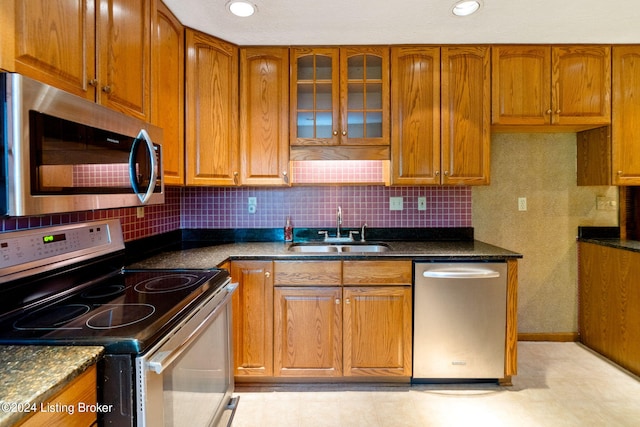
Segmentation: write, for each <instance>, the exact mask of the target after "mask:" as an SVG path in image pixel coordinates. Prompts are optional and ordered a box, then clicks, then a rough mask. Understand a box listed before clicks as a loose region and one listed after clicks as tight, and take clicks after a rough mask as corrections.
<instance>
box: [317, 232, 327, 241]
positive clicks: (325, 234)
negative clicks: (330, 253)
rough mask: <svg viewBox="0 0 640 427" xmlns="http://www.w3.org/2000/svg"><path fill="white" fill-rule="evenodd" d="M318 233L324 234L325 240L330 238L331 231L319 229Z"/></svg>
mask: <svg viewBox="0 0 640 427" xmlns="http://www.w3.org/2000/svg"><path fill="white" fill-rule="evenodd" d="M318 234H321V235H322V234H324V240H327V239H328V238H329V232H328V231H324V230H323V231H318Z"/></svg>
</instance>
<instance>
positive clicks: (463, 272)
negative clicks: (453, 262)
mask: <svg viewBox="0 0 640 427" xmlns="http://www.w3.org/2000/svg"><path fill="white" fill-rule="evenodd" d="M422 276H423V277H428V278H435V279H494V278H496V277H500V272H498V271H495V270H489V269H486V268H469V267H462V268H446V269H445V268H443V269H439V270H428V271H425V272H423V273H422Z"/></svg>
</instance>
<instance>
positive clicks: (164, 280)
mask: <svg viewBox="0 0 640 427" xmlns="http://www.w3.org/2000/svg"><path fill="white" fill-rule="evenodd" d="M199 281H201V277H200V276H198V275H196V274H188V273H179V274H164V275H162V276H156V277H151V278H149V279H146V280H142V281H141V282H139V283H138V284H137V285H136V286H135V290H136V291H137V292H141V293H149V294H161V293H165V292H174V291H179V290H181V289H186V288H190V287H191V286H194V285H195V284H197V283H198V282H199Z"/></svg>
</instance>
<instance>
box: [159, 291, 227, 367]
mask: <svg viewBox="0 0 640 427" xmlns="http://www.w3.org/2000/svg"><path fill="white" fill-rule="evenodd" d="M238 286H239V284H238V283H229V284H228V285H227V286H226V290H227V295H225V297H224V299H223V300H222V301H220V304H218V305H217V306H216V308H214V309H213V311H212V312H211V314H209V315H208V316H207V317H206V318H205V319H204V320H203V321H202V322H200V324H199V325H198V327H197V328H195V329H194V331H193V332H192V333H191V334H190V335H189V336H188V337H187V339H186V340H184V342H182V343H181V344H180V345H179V346H177V347H176V348H174V349H172V350H170V351H161V352H159V353H157V354H155V355H154V356H153V357H152V358H151V359H150V360H149V361H148V362H147V369H148V370H150V371H153V372H155V373H156V374H161V373H162V371H164V370H165V369H166V368H167V367H168V366H169V365H171V363H173V361H174V360H176V359H177V358H178V357H179V356H180V355H181V354H182V353H183V351H184V349H186V348H187V347H189V346H190V345H191V344H192V343H193V342H194V341H195V340H196V339H197V338H198V337H199V336H200V334H201V333H202V332H204V331H205V329H206V327H207V326H208V325H209V324H210V323H211V322H213V320H215V318H216V317H218V314H220V311H221V310H223V309H224V308H225V307H226V305H227V304H228V303H229V302H230V301H231V297H232V296H233V292H234V291H235V290H236V289H237V288H238Z"/></svg>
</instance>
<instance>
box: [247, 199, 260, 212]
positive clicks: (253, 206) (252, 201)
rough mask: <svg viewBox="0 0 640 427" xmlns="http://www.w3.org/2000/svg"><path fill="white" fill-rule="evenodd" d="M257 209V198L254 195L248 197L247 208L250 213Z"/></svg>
mask: <svg viewBox="0 0 640 427" xmlns="http://www.w3.org/2000/svg"><path fill="white" fill-rule="evenodd" d="M257 209H258V199H257V198H256V197H249V199H248V210H249V213H250V214H254V213H256V210H257Z"/></svg>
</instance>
